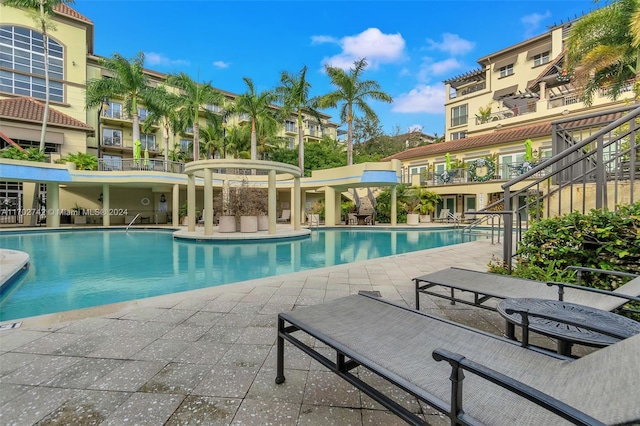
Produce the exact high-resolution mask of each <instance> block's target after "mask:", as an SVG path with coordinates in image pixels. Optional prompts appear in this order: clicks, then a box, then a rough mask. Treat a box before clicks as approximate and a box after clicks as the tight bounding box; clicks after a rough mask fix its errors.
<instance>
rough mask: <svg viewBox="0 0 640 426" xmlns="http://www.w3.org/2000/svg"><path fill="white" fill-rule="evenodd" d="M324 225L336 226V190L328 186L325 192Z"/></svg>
mask: <svg viewBox="0 0 640 426" xmlns="http://www.w3.org/2000/svg"><path fill="white" fill-rule="evenodd" d="M324 224H325V225H326V226H335V224H336V190H335V189H333V187H331V186H327V187H326V188H325V190H324Z"/></svg>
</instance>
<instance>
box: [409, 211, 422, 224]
mask: <svg viewBox="0 0 640 426" xmlns="http://www.w3.org/2000/svg"><path fill="white" fill-rule="evenodd" d="M419 220H420V215H419V214H416V213H409V214H408V215H407V225H409V226H417V225H418V222H419Z"/></svg>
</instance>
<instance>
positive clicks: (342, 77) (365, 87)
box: [317, 58, 393, 165]
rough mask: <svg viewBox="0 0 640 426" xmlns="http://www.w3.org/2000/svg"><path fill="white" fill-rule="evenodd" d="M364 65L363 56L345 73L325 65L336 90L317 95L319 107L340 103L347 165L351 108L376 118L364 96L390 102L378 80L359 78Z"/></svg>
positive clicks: (349, 160)
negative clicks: (344, 127)
mask: <svg viewBox="0 0 640 426" xmlns="http://www.w3.org/2000/svg"><path fill="white" fill-rule="evenodd" d="M366 67H367V60H366V58H362V59H359V60H357V61H355V62H354V63H353V68H351V69H350V70H349V73H347V72H346V71H345V70H343V69H341V68H337V67H331V66H329V65H326V66H325V71H326V72H327V74H328V75H329V78H331V84H333V85H334V86H335V87H336V88H337V90H335V91H334V92H331V93H328V94H326V95H324V96H322V97H320V98H319V99H318V101H317V105H318V106H319V107H320V108H335V107H337V105H338V103H339V102H342V103H343V104H342V108H340V119H341V120H342V122H343V123H344V122H345V121H346V122H347V164H348V165H351V164H353V116H354V110H360V111H362V112H363V113H364V115H365V117H367V118H368V119H370V120H373V119H377V118H378V116H377V115H376V113H375V112H374V111H373V109H372V108H371V107H370V106H369V104H367V99H368V98H371V99H373V100H376V101H382V102H387V103H391V102H393V99H392V98H391V96H389V95H387V94H386V93H385V92H383V91H382V90H381V88H380V85H379V84H378V82H376V81H374V80H362V79H361V78H362V73H363V72H364V70H365V68H366Z"/></svg>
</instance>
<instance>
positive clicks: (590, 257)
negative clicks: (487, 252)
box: [490, 202, 640, 290]
mask: <svg viewBox="0 0 640 426" xmlns="http://www.w3.org/2000/svg"><path fill="white" fill-rule="evenodd" d="M516 255H517V258H518V262H517V265H516V268H515V271H514V272H515V274H516V275H519V276H526V277H527V278H534V279H541V278H543V279H553V280H563V281H572V280H571V279H570V277H569V276H568V275H567V273H566V272H565V271H564V269H565V268H566V267H567V266H570V265H579V266H585V267H589V268H599V269H609V270H616V271H623V272H630V273H634V274H640V202H637V203H634V204H632V205H621V206H619V207H618V209H617V210H616V211H609V210H595V209H594V210H591V211H590V212H589V213H588V214H581V213H578V212H575V213H570V214H567V215H564V216H561V217H556V218H549V219H543V220H539V221H536V222H533V223H532V225H531V227H530V228H529V229H528V230H527V231H526V232H525V233H524V234H523V238H522V242H521V245H520V247H519V248H518V251H517V253H516ZM490 268H492V269H494V272H499V271H498V270H499V269H500V265H493V266H491V265H490ZM537 274H538V275H543V277H536V276H535V275H537ZM532 275H533V276H532ZM625 281H626V280H625ZM621 282H622V281H621V280H620V279H615V278H613V277H611V276H606V275H598V274H587V275H586V277H585V278H584V284H585V285H587V286H589V287H595V288H602V289H606V290H613V289H615V288H616V287H618V286H619V285H620V284H621Z"/></svg>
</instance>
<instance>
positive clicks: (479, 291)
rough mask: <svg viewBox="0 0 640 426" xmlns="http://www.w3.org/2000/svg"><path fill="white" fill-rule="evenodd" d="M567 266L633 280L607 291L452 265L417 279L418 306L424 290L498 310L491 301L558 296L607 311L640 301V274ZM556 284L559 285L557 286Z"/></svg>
mask: <svg viewBox="0 0 640 426" xmlns="http://www.w3.org/2000/svg"><path fill="white" fill-rule="evenodd" d="M567 269H574V270H576V271H578V274H579V275H578V277H581V274H582V273H583V272H588V273H604V274H609V275H617V276H622V277H632V278H634V279H633V280H631V281H629V282H627V283H626V284H624V285H622V286H620V287H619V288H617V289H616V290H615V291H606V290H600V289H595V288H590V287H584V286H580V285H574V284H568V283H561V282H548V283H545V282H542V281H534V280H529V279H524V278H516V277H512V276H508V275H499V274H491V273H487V272H479V271H473V270H469V269H463V268H456V267H452V268H448V269H443V270H440V271H436V272H432V273H430V274H426V275H422V276H420V277H416V278H414V279H413V281H414V283H415V297H416V302H415V307H416V309H420V293H423V294H428V295H430V296H436V297H440V298H443V299H447V300H449V301H451V304H452V305H454V304H456V303H462V304H466V305H471V306H476V307H479V308H484V309H489V310H492V311H495V310H496V308H495V306H494V305H492V304H491V303H490V302H491V301H493V300H494V299H498V300H502V299H508V298H521V297H531V298H539V299H557V300H564V301H566V302H571V303H577V304H581V305H586V306H590V307H592V308H597V309H602V310H605V311H617V310H622V307H623V305H624V304H626V303H627V302H629V301H636V302H640V298H639V296H640V276H638V275H636V274H630V273H626V272H617V271H608V270H602V269H593V268H584V267H580V266H570V267H568V268H567ZM433 287H443V288H445V289H449V295H447V294H445V293H443V292H437V291H433V290H432V288H433ZM553 287H557V289H554V288H553ZM456 291H458V292H461V293H472V294H473V299H472V300H469V299H468V298H466V299H465V298H461V297H458V296H456Z"/></svg>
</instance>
